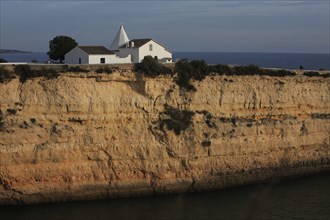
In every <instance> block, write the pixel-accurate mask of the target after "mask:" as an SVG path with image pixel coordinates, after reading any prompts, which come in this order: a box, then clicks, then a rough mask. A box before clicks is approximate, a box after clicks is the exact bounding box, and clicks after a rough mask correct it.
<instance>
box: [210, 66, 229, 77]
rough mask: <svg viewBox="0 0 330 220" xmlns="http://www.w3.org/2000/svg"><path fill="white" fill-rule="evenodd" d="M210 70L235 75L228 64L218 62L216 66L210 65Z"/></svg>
mask: <svg viewBox="0 0 330 220" xmlns="http://www.w3.org/2000/svg"><path fill="white" fill-rule="evenodd" d="M210 71H211V72H214V73H218V74H220V75H224V74H226V75H233V73H232V69H231V68H230V67H229V66H228V65H223V64H217V65H214V66H210Z"/></svg>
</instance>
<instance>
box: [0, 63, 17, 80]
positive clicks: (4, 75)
mask: <svg viewBox="0 0 330 220" xmlns="http://www.w3.org/2000/svg"><path fill="white" fill-rule="evenodd" d="M14 78H15V76H14V74H13V73H12V72H10V71H9V70H7V69H5V68H4V67H0V83H7V82H9V81H10V80H12V79H14Z"/></svg>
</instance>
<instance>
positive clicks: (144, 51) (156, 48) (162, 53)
mask: <svg viewBox="0 0 330 220" xmlns="http://www.w3.org/2000/svg"><path fill="white" fill-rule="evenodd" d="M150 44H151V45H152V51H150ZM145 56H152V57H155V56H157V57H158V59H159V60H161V59H163V58H171V59H172V53H171V52H169V51H167V50H166V49H165V48H164V47H163V46H161V45H159V44H158V43H156V42H155V41H149V42H148V43H146V44H145V45H143V46H142V47H140V48H139V60H138V61H137V62H141V61H142V60H143V58H144V57H145Z"/></svg>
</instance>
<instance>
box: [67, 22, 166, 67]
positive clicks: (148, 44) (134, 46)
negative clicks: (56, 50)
mask: <svg viewBox="0 0 330 220" xmlns="http://www.w3.org/2000/svg"><path fill="white" fill-rule="evenodd" d="M145 56H152V57H155V58H157V59H158V60H159V61H160V62H163V63H169V62H172V53H171V52H170V51H168V50H167V49H166V48H165V47H164V46H163V45H161V44H160V43H158V42H157V41H155V40H153V39H150V38H147V39H133V40H129V38H128V36H127V34H126V31H125V29H124V26H123V25H121V26H120V28H119V31H118V33H117V35H116V36H115V38H114V39H113V41H112V43H111V46H110V48H109V49H108V48H106V47H104V46H76V47H75V48H73V49H72V50H71V51H69V52H68V53H67V54H65V63H66V64H119V63H139V62H141V61H142V60H143V58H144V57H145Z"/></svg>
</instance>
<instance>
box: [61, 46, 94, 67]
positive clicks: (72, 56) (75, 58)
mask: <svg viewBox="0 0 330 220" xmlns="http://www.w3.org/2000/svg"><path fill="white" fill-rule="evenodd" d="M79 58H81V64H88V54H87V53H86V52H85V51H83V50H82V49H80V48H79V47H78V46H77V47H75V48H73V49H72V50H71V51H69V52H68V53H67V54H65V56H64V59H65V63H66V64H79Z"/></svg>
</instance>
